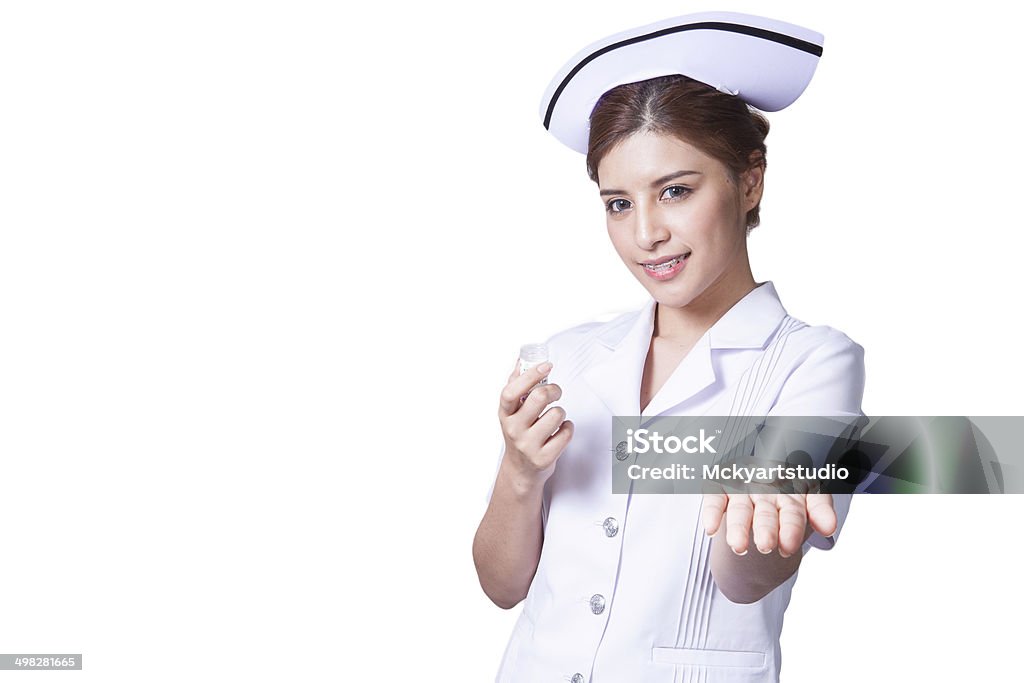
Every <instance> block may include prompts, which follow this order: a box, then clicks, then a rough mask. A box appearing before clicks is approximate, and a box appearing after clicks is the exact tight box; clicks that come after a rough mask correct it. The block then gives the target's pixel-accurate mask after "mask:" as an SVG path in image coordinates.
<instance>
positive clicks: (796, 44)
mask: <svg viewBox="0 0 1024 683" xmlns="http://www.w3.org/2000/svg"><path fill="white" fill-rule="evenodd" d="M698 29H712V30H715V31H729V32H731V33H743V34H745V35H748V36H754V37H755V38H763V39H764V40H770V41H772V42H773V43H780V44H782V45H788V46H789V47H792V48H795V49H797V50H801V51H803V52H807V53H809V54H812V55H814V56H815V57H821V52H822V48H821V45H816V44H814V43H811V42H808V41H806V40H800V39H799V38H794V37H793V36H790V35H786V34H785V33H778V32H777V31H769V30H768V29H765V28H757V27H756V26H747V25H746V24H730V23H727V22H722V21H700V22H697V23H694V24H683V25H682V26H669V27H668V28H663V29H661V30H658V31H654V32H652V33H645V34H643V35H640V36H634V37H632V38H626V39H625V40H620V41H619V42H617V43H612V44H611V45H606V46H605V47H602V48H601V49H600V50H598V51H596V52H593V53H591V54H589V55H587V56H586V57H585V58H584V59H582V60H581V61H580V63H579V64H577V65H576V66H574V67H573V69H572V71H570V72H569V73H568V74H567V75H566V77H565V78H564V79H562V82H561V83H559V84H558V87H557V88H555V93H554V95H552V96H551V101H550V102H549V103H548V110H547V112H546V113H545V114H544V128H545V129H546V128H548V126H549V124H550V123H551V116H552V114H553V113H554V111H555V104H556V103H557V102H558V96H559V95H561V94H562V91H563V90H565V87H566V86H567V85H569V81H571V80H572V77H573V76H575V75H576V74H577V73H579V72H580V69H582V68H583V67H585V66H586V65H587V64H589V63H590V62H592V61H594V60H595V59H597V58H598V57H600V56H601V55H603V54H605V53H607V52H611V51H612V50H616V49H618V48H620V47H625V46H626V45H632V44H633V43H640V42H643V41H645V40H651V39H653V38H659V37H661V36H667V35H669V34H671V33H679V32H680V31H694V30H698Z"/></svg>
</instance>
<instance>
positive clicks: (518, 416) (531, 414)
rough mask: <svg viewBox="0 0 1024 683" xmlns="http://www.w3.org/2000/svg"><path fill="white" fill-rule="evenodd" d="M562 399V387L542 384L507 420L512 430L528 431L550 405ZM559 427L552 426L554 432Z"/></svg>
mask: <svg viewBox="0 0 1024 683" xmlns="http://www.w3.org/2000/svg"><path fill="white" fill-rule="evenodd" d="M561 397H562V387H560V386H558V385H557V384H542V385H540V386H539V387H536V388H535V389H534V390H533V391H531V392H530V393H529V395H528V396H527V397H526V400H525V401H523V402H522V404H521V405H520V407H519V410H517V411H516V412H515V413H514V414H513V415H509V416H508V417H507V418H505V420H506V422H507V423H508V424H509V426H510V428H511V429H513V430H517V431H520V432H525V431H528V430H529V429H530V428H531V427H533V425H534V424H535V423H536V422H537V419H538V418H539V417H540V414H541V413H542V412H544V409H545V408H547V407H548V405H549V404H551V403H554V402H555V401H557V400H558V399H560V398H561ZM557 426H558V425H557V424H556V425H552V427H551V429H552V431H554V429H555V427H557Z"/></svg>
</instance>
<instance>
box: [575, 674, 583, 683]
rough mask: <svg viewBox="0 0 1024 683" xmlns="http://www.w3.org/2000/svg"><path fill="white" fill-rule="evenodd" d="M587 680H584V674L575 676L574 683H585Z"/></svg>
mask: <svg viewBox="0 0 1024 683" xmlns="http://www.w3.org/2000/svg"><path fill="white" fill-rule="evenodd" d="M585 680H586V679H585V678H583V674H573V675H572V683H584V681H585Z"/></svg>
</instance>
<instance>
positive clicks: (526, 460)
mask: <svg viewBox="0 0 1024 683" xmlns="http://www.w3.org/2000/svg"><path fill="white" fill-rule="evenodd" d="M550 371H551V363H550V362H546V363H541V364H540V365H537V366H536V367H533V368H530V369H529V370H527V371H526V372H524V373H523V374H521V375H520V374H519V362H518V361H517V362H516V367H515V369H514V370H513V371H512V374H511V375H509V378H508V383H507V384H506V385H505V388H504V389H502V391H501V403H500V405H499V407H498V420H499V421H500V422H501V431H502V434H503V435H504V437H505V456H504V459H503V460H502V465H501V466H502V468H503V469H504V468H508V469H507V470H506V471H507V472H508V474H509V475H511V476H512V477H514V481H515V483H516V484H517V487H516V488H517V489H519V490H520V491H522V490H524V489H530V488H534V487H536V486H542V485H543V484H544V482H545V481H547V479H548V477H550V476H551V474H552V472H554V471H555V462H556V461H557V460H558V457H559V456H560V455H561V454H562V451H564V450H565V447H566V446H568V445H569V441H570V440H571V439H572V434H573V423H572V422H571V421H570V420H566V419H565V410H563V409H562V408H561V407H560V406H554V407H552V408H549V409H548V410H546V411H544V408H545V407H547V405H548V404H550V403H551V402H552V401H557V400H558V399H559V398H561V396H562V389H561V387H559V386H558V385H557V384H540V385H538V384H537V383H538V382H540V381H541V380H542V379H544V378H545V377H546V376H547V374H548V373H549V372H550ZM531 387H533V388H532V389H531ZM524 396H525V399H524ZM541 411H544V414H543V415H542V414H541Z"/></svg>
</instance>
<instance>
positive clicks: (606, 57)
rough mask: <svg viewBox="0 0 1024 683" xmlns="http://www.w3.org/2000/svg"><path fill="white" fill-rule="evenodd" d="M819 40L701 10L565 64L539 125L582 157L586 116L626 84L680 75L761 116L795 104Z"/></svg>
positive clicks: (618, 37)
mask: <svg viewBox="0 0 1024 683" xmlns="http://www.w3.org/2000/svg"><path fill="white" fill-rule="evenodd" d="M824 42H825V37H824V36H823V35H821V34H820V33H817V32H816V31H811V30H810V29H806V28H803V27H801V26H796V25H795V24H788V23H786V22H783V21H777V20H775V19H768V18H766V17H757V16H753V15H750V14H740V13H738V12H700V13H697V14H687V15H684V16H681V17H673V18H671V19H665V20H663V21H659V22H656V23H653V24H648V25H646V26H641V27H639V28H634V29H630V30H628V31H623V32H621V33H616V34H615V35H613V36H609V37H607V38H604V39H603V40H599V41H597V42H595V43H592V44H591V45H588V46H587V47H586V48H584V49H583V50H581V51H580V52H579V53H578V54H576V56H574V57H573V58H572V59H570V60H569V61H568V62H567V63H566V64H565V66H563V67H562V68H561V69H560V70H559V71H558V73H557V74H556V75H555V77H554V79H552V81H551V83H550V85H548V88H547V90H546V91H545V93H544V98H543V99H542V100H541V107H540V115H541V119H542V120H543V122H544V127H545V128H547V129H548V131H550V132H551V134H552V135H554V136H555V137H556V138H558V140H559V141H560V142H562V143H563V144H565V145H567V146H569V147H570V148H572V149H574V150H576V151H577V152H580V153H582V154H586V152H587V142H588V140H589V137H590V113H591V112H592V111H593V109H594V105H596V104H597V101H598V99H600V97H601V95H603V94H604V93H606V92H607V91H609V90H611V89H612V88H614V87H616V86H619V85H622V84H624V83H634V82H636V81H645V80H647V79H649V78H655V77H657V76H667V75H669V74H683V75H685V76H689V77H690V78H692V79H694V80H697V81H700V82H702V83H706V84H707V85H710V86H712V87H713V88H716V89H718V90H720V91H722V92H725V93H729V94H730V95H737V96H739V97H740V98H741V99H742V100H744V101H745V102H747V103H748V104H750V105H753V106H754V107H757V108H758V109H760V110H762V111H779V110H780V109H784V108H786V107H788V106H789V105H791V104H793V102H795V101H796V99H797V98H798V97H800V94H801V93H803V91H804V89H805V88H806V87H807V84H808V83H810V81H811V76H813V75H814V68H815V67H816V66H817V65H818V58H819V57H821V52H822V45H823V44H824Z"/></svg>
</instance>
